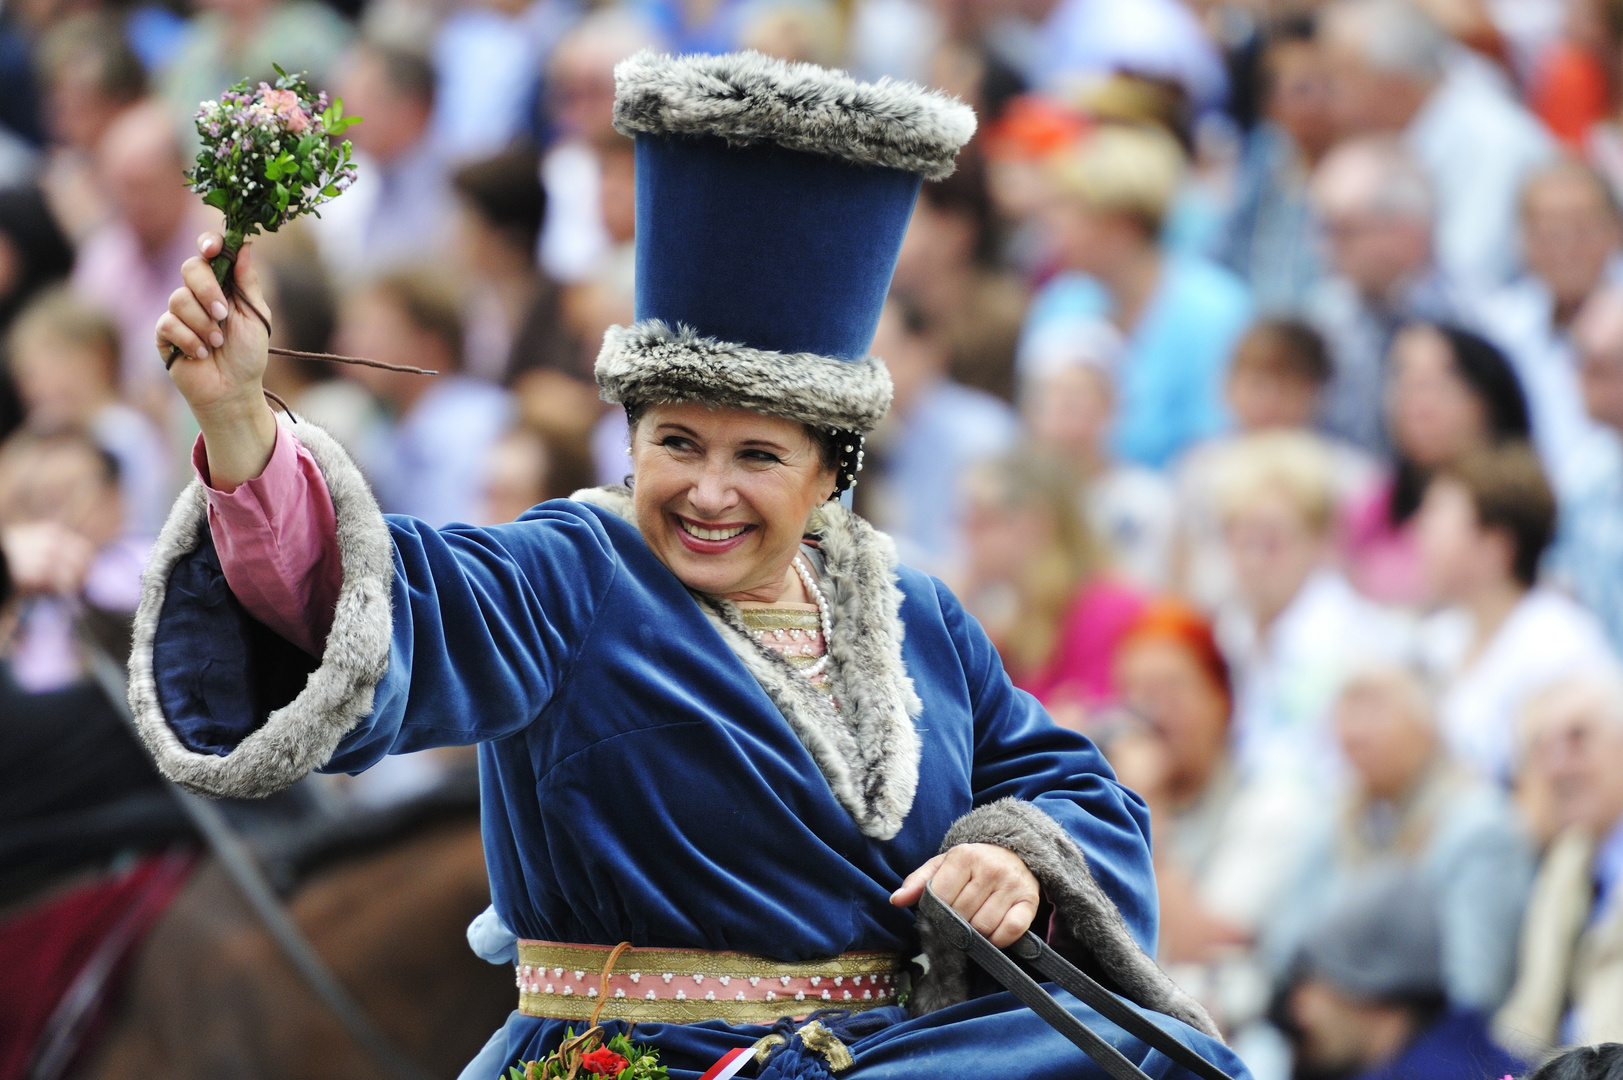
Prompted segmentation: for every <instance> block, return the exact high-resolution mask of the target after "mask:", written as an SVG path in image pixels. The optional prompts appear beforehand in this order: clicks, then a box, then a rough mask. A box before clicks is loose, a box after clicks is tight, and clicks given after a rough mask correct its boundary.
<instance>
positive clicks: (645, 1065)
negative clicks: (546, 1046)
mask: <svg viewBox="0 0 1623 1080" xmlns="http://www.w3.org/2000/svg"><path fill="white" fill-rule="evenodd" d="M594 1076H597V1077H604V1078H605V1080H666V1077H667V1073H666V1071H665V1066H663V1065H661V1064H660V1063H659V1051H657V1050H655V1049H653V1048H652V1047H648V1046H639V1045H637V1044H636V1043H634V1042H632V1041H631V1040H630V1039H629V1038H627V1037H626V1036H624V1035H616V1036H614V1037H613V1038H611V1039H609V1041H608V1042H604V1041H603V1029H602V1028H600V1027H598V1026H596V1025H595V1024H594V1025H593V1026H592V1027H590V1028H588V1029H587V1030H586V1031H584V1032H582V1033H581V1034H579V1035H576V1034H575V1032H574V1030H573V1029H570V1031H569V1032H568V1036H567V1037H566V1038H565V1039H564V1041H563V1045H562V1046H560V1047H558V1049H557V1050H554V1051H553V1052H552V1053H550V1054H548V1055H547V1056H546V1057H544V1058H542V1059H541V1060H540V1061H526V1062H523V1063H522V1065H521V1066H516V1067H514V1068H510V1069H508V1070H507V1080H587V1078H588V1077H594Z"/></svg>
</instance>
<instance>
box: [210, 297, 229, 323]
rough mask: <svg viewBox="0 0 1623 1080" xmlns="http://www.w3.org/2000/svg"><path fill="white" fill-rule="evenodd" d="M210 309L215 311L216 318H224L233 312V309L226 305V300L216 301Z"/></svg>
mask: <svg viewBox="0 0 1623 1080" xmlns="http://www.w3.org/2000/svg"><path fill="white" fill-rule="evenodd" d="M209 310H210V311H212V312H214V317H215V318H216V319H223V318H225V317H226V316H227V315H228V314H230V312H231V309H230V308H228V307H226V306H225V302H224V301H223V300H216V301H214V306H213V307H211V308H209Z"/></svg>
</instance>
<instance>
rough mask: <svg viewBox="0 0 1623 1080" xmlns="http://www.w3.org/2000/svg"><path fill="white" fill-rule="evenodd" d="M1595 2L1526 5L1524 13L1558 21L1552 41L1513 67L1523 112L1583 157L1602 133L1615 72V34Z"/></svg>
mask: <svg viewBox="0 0 1623 1080" xmlns="http://www.w3.org/2000/svg"><path fill="white" fill-rule="evenodd" d="M1605 6H1606V5H1603V4H1602V3H1600V2H1598V0H1575V2H1573V3H1568V4H1559V5H1536V6H1535V5H1529V6H1528V7H1527V8H1524V9H1523V10H1524V11H1539V10H1543V11H1545V12H1549V10H1550V9H1551V8H1554V9H1555V11H1554V14H1555V15H1556V16H1557V17H1558V19H1559V21H1558V23H1557V25H1556V26H1555V27H1554V29H1555V33H1554V34H1553V35H1552V37H1551V39H1550V40H1548V41H1545V42H1542V43H1540V44H1539V45H1538V47H1537V51H1536V52H1535V53H1534V54H1533V55H1532V56H1531V57H1530V62H1529V63H1527V64H1525V65H1518V67H1519V68H1520V69H1521V72H1522V74H1523V81H1524V83H1525V84H1526V93H1525V96H1526V99H1527V107H1528V108H1530V109H1532V110H1533V112H1534V113H1535V114H1536V115H1537V116H1538V118H1539V119H1540V120H1542V121H1544V126H1545V127H1547V128H1549V129H1550V134H1552V135H1554V136H1555V137H1556V138H1557V139H1559V140H1561V142H1562V143H1564V144H1565V145H1566V146H1567V148H1568V149H1569V150H1571V151H1572V152H1574V153H1583V152H1584V151H1585V149H1586V147H1587V146H1588V145H1589V144H1590V142H1591V137H1592V136H1593V135H1596V134H1599V133H1600V132H1599V131H1597V129H1603V128H1604V126H1605V122H1606V119H1607V116H1608V114H1610V113H1611V111H1612V109H1613V104H1614V103H1613V100H1612V88H1611V81H1612V74H1613V73H1614V72H1615V71H1616V70H1617V60H1616V57H1615V53H1616V51H1617V49H1618V45H1619V42H1618V38H1617V31H1618V30H1619V29H1623V27H1613V26H1610V25H1608V24H1609V23H1611V22H1612V21H1614V20H1613V19H1612V18H1610V17H1608V13H1606V12H1603V11H1602V8H1603V7H1605Z"/></svg>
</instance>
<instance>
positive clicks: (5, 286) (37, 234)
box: [0, 187, 73, 335]
mask: <svg viewBox="0 0 1623 1080" xmlns="http://www.w3.org/2000/svg"><path fill="white" fill-rule="evenodd" d="M72 269H73V248H72V247H71V246H70V245H69V244H68V239H67V237H65V236H63V235H62V230H61V228H59V227H58V225H57V223H56V218H55V216H53V215H52V213H51V211H50V208H49V207H48V206H47V205H46V201H45V197H44V195H43V194H42V193H41V192H40V190H39V189H38V188H32V187H15V188H4V189H0V335H3V334H4V333H5V332H6V330H7V329H8V328H9V327H10V326H11V320H12V319H14V318H16V317H17V313H18V312H19V311H21V310H22V309H23V307H24V306H25V305H26V304H27V303H28V302H29V301H30V300H32V299H33V298H34V294H35V293H37V292H39V291H40V290H41V289H44V288H46V287H47V286H49V285H51V284H53V283H55V282H58V281H61V280H62V279H63V278H65V277H67V276H68V273H69V272H70V271H71V270H72Z"/></svg>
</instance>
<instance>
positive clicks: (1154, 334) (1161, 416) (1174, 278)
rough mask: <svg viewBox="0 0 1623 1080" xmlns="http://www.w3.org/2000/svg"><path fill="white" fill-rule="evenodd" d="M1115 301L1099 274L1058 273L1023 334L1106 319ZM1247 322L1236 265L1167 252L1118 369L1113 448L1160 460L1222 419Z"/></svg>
mask: <svg viewBox="0 0 1623 1080" xmlns="http://www.w3.org/2000/svg"><path fill="white" fill-rule="evenodd" d="M1114 306H1115V305H1114V301H1113V300H1112V298H1111V296H1110V294H1109V293H1108V292H1107V291H1106V290H1105V288H1104V286H1102V285H1101V284H1100V283H1099V282H1098V281H1096V280H1094V279H1093V278H1090V277H1086V276H1084V275H1082V274H1062V275H1060V276H1059V277H1056V278H1055V279H1054V280H1053V281H1051V282H1049V283H1048V284H1047V285H1046V286H1044V288H1043V289H1042V290H1041V291H1040V292H1039V293H1038V294H1037V296H1036V297H1035V298H1034V299H1033V301H1032V306H1031V312H1030V314H1028V315H1027V316H1026V326H1025V331H1024V334H1023V342H1030V341H1032V340H1034V339H1035V338H1036V336H1037V332H1038V331H1039V330H1040V329H1041V328H1042V327H1043V326H1044V324H1047V323H1049V322H1050V321H1053V320H1072V319H1085V318H1100V317H1104V318H1108V317H1109V316H1110V314H1111V311H1112V309H1113V308H1114ZM1250 321H1251V298H1250V295H1249V294H1248V293H1247V291H1246V287H1245V284H1244V283H1243V282H1241V281H1240V279H1239V278H1238V277H1236V276H1235V275H1234V274H1233V273H1231V272H1230V271H1228V270H1225V269H1224V268H1223V267H1221V266H1218V265H1217V264H1216V263H1214V262H1211V261H1210V260H1208V259H1203V258H1199V257H1196V256H1192V255H1168V256H1167V257H1166V260H1165V262H1164V263H1163V265H1162V272H1161V282H1160V285H1159V286H1158V287H1157V288H1156V290H1155V294H1154V295H1153V296H1152V297H1151V298H1150V301H1149V303H1148V304H1146V305H1145V308H1144V311H1143V313H1142V314H1141V315H1140V316H1139V319H1138V324H1137V325H1136V326H1134V327H1133V328H1132V330H1131V332H1130V333H1129V334H1128V337H1127V347H1126V350H1125V352H1124V355H1123V358H1122V362H1121V367H1120V370H1118V371H1117V372H1116V399H1117V405H1116V421H1115V426H1114V428H1113V429H1112V432H1111V450H1112V452H1113V453H1114V454H1115V455H1116V457H1118V458H1120V459H1122V460H1124V461H1132V462H1137V463H1138V464H1140V465H1147V466H1150V467H1151V468H1156V469H1159V468H1164V467H1165V466H1166V465H1167V464H1168V463H1169V462H1170V461H1171V460H1172V459H1173V458H1175V457H1177V455H1178V454H1179V453H1181V452H1182V451H1183V450H1184V449H1186V448H1187V447H1188V446H1189V445H1190V444H1191V443H1194V442H1197V441H1199V440H1201V439H1206V438H1210V437H1211V436H1213V435H1217V434H1219V433H1221V432H1222V431H1223V430H1224V429H1225V428H1227V426H1228V414H1227V410H1226V409H1225V407H1224V404H1223V377H1224V374H1225V373H1226V372H1227V370H1228V363H1229V357H1230V355H1231V354H1232V353H1233V351H1234V344H1235V342H1236V341H1237V340H1238V339H1239V337H1240V334H1241V333H1242V332H1244V330H1245V328H1246V326H1247V324H1248V323H1249V322H1250ZM1022 359H1024V356H1022Z"/></svg>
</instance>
